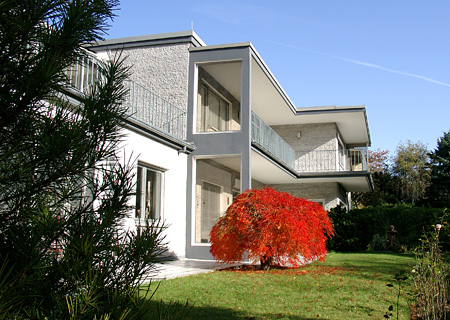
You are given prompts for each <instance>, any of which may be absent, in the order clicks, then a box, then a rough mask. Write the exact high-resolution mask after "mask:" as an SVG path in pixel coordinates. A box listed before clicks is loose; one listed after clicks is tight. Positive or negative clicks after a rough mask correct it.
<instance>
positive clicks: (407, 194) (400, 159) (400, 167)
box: [392, 140, 430, 204]
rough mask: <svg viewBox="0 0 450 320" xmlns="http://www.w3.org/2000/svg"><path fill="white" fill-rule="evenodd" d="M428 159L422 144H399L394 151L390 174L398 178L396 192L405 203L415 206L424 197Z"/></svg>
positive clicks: (428, 177) (426, 185)
mask: <svg viewBox="0 0 450 320" xmlns="http://www.w3.org/2000/svg"><path fill="white" fill-rule="evenodd" d="M429 164H430V157H429V154H428V150H427V148H426V146H425V145H424V144H423V143H422V142H420V141H419V142H416V143H413V142H411V141H410V140H408V141H407V142H406V144H402V143H400V144H399V145H398V147H397V150H396V155H395V157H394V161H393V168H392V172H393V174H394V176H396V177H398V179H399V180H398V186H397V187H398V190H399V191H400V193H401V195H402V197H403V199H404V200H406V201H410V202H411V203H412V204H415V203H416V202H417V200H418V199H422V198H424V197H425V196H426V191H427V188H428V186H429V184H430V167H429Z"/></svg>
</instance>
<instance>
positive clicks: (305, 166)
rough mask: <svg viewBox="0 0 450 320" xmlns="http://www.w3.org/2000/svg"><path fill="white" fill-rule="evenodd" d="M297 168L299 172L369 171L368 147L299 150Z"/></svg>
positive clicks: (296, 161)
mask: <svg viewBox="0 0 450 320" xmlns="http://www.w3.org/2000/svg"><path fill="white" fill-rule="evenodd" d="M295 170H296V171H297V172H299V173H317V172H322V173H324V172H342V171H357V172H368V170H369V167H368V158H367V148H363V147H362V148H354V149H345V150H339V151H338V150H312V151H297V152H296V160H295Z"/></svg>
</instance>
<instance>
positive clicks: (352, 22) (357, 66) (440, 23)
mask: <svg viewBox="0 0 450 320" xmlns="http://www.w3.org/2000/svg"><path fill="white" fill-rule="evenodd" d="M116 13H117V15H118V17H116V18H115V20H114V21H113V22H112V26H111V28H110V30H109V32H108V33H109V34H108V35H107V37H106V38H108V39H110V38H120V37H130V36H138V35H146V34H153V33H165V32H173V31H185V30H190V29H191V28H192V26H193V29H194V31H195V32H196V33H197V34H198V35H199V36H200V38H201V39H202V40H203V41H204V42H205V43H206V44H208V45H214V44H226V43H236V42H246V41H250V42H252V44H253V45H254V46H255V48H256V50H257V51H258V52H259V54H260V55H261V57H262V58H263V60H264V61H265V62H266V64H267V65H268V66H269V68H270V69H271V71H272V73H273V74H274V75H275V77H276V78H277V80H278V82H279V83H280V84H281V85H282V87H283V88H284V89H285V91H286V92H287V94H288V96H289V97H290V99H291V100H292V101H293V103H294V104H295V105H296V106H297V107H311V106H328V105H338V106H351V105H365V106H366V108H367V114H368V119H369V126H370V133H371V137H372V147H371V149H373V150H374V149H377V148H380V149H382V150H390V151H391V153H393V152H394V151H395V149H396V147H397V145H398V144H399V143H400V142H403V143H404V142H406V141H407V140H411V141H413V142H418V141H421V142H423V143H424V144H425V145H426V146H427V147H428V149H431V150H432V149H434V148H435V147H436V141H437V139H438V138H439V137H441V136H442V135H443V133H444V132H447V131H449V130H450V1H448V0H447V1H444V0H443V1H434V0H433V1H418V0H409V1H400V0H390V1H387V0H386V1H385V0H379V1H363V0H353V1H347V0H341V1H337V0H335V1H331V0H323V1H320V0H315V1H313V0H310V1H303V0H291V1H286V0H279V1H273V0H270V1H266V0H258V1H254V0H246V1H243V0H242V1H237V0H230V1H227V0H222V1H216V0H209V1H207V0H203V1H200V0H192V1H190V0H185V1H181V0H165V1H149V0H122V2H121V4H120V10H118V11H117V12H116Z"/></svg>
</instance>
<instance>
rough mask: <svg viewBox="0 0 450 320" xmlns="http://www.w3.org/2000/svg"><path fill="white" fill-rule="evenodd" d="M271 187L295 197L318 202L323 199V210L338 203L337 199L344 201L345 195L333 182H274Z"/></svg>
mask: <svg viewBox="0 0 450 320" xmlns="http://www.w3.org/2000/svg"><path fill="white" fill-rule="evenodd" d="M272 187H273V188H274V189H275V190H278V191H282V192H287V193H289V194H291V195H293V196H295V197H300V198H304V199H307V200H315V201H318V202H319V201H323V204H324V207H325V210H330V209H331V208H334V207H336V206H337V205H339V204H340V203H339V200H340V201H342V203H346V198H345V195H343V194H341V192H340V190H339V189H340V188H339V185H338V184H337V183H334V182H330V183H304V184H302V183H293V184H274V185H272ZM338 199H339V200H338Z"/></svg>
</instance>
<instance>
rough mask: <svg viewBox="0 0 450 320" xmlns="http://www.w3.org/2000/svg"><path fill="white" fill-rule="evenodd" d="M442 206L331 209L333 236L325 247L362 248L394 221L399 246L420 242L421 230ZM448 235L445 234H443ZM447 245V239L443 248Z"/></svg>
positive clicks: (334, 248)
mask: <svg viewBox="0 0 450 320" xmlns="http://www.w3.org/2000/svg"><path fill="white" fill-rule="evenodd" d="M441 215H442V209H433V208H421V207H411V206H405V205H401V206H394V207H373V208H365V209H356V210H350V211H349V212H345V210H343V209H342V208H336V209H333V210H331V212H330V213H329V217H330V218H331V220H332V223H333V228H334V232H335V236H334V238H332V239H330V240H329V241H328V243H327V247H328V250H334V251H341V252H351V251H353V252H354V251H364V250H366V249H367V248H368V246H369V245H370V243H371V242H372V241H373V239H374V236H375V235H376V234H378V235H379V237H381V238H383V237H384V236H386V235H387V232H388V231H389V230H390V226H391V225H394V226H395V230H397V234H396V243H397V244H399V245H402V247H407V248H415V247H417V246H418V245H419V244H420V238H421V236H422V234H423V232H424V231H426V232H428V231H430V229H431V227H430V226H431V225H433V224H436V221H440V217H441ZM445 239H448V237H445ZM448 248H450V245H449V243H448V242H446V243H444V249H448Z"/></svg>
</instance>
